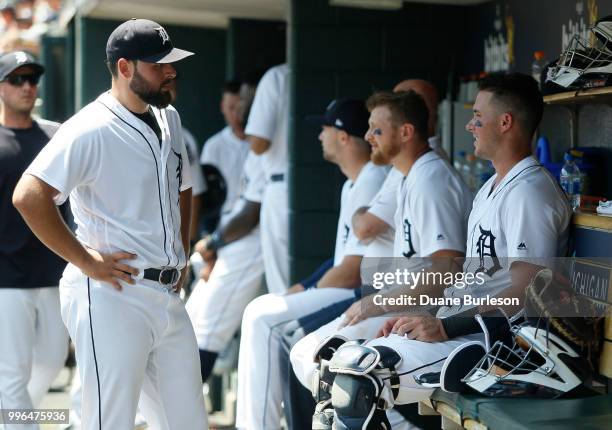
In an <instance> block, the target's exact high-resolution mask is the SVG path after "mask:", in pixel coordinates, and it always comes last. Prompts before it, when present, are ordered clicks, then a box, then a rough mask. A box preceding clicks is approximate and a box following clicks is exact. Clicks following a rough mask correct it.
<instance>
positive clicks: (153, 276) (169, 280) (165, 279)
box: [142, 267, 181, 285]
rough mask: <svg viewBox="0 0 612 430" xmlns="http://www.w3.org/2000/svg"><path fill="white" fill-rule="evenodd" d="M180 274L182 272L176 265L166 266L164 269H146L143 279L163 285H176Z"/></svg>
mask: <svg viewBox="0 0 612 430" xmlns="http://www.w3.org/2000/svg"><path fill="white" fill-rule="evenodd" d="M180 276H181V274H180V272H179V271H178V270H177V269H175V268H174V267H164V268H163V269H145V270H144V273H143V275H142V277H143V279H148V280H149V281H155V282H159V283H160V284H163V285H175V284H176V283H177V282H178V280H179V277H180Z"/></svg>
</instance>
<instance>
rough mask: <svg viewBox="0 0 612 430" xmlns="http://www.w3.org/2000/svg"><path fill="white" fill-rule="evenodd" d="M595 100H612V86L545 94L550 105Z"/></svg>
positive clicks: (545, 100)
mask: <svg viewBox="0 0 612 430" xmlns="http://www.w3.org/2000/svg"><path fill="white" fill-rule="evenodd" d="M593 101H610V102H612V86H609V87H602V88H591V89H588V90H581V91H568V92H565V93H558V94H551V95H548V96H544V103H546V104H549V105H567V104H578V103H589V102H593Z"/></svg>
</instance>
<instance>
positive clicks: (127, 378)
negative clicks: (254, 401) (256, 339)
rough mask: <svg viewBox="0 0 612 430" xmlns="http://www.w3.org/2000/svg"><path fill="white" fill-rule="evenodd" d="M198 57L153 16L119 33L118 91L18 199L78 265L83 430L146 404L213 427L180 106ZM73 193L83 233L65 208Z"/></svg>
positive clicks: (90, 111)
mask: <svg viewBox="0 0 612 430" xmlns="http://www.w3.org/2000/svg"><path fill="white" fill-rule="evenodd" d="M189 55H192V53H190V52H187V51H183V50H180V49H177V48H174V47H173V45H172V42H171V40H170V37H169V35H168V33H167V32H166V30H165V29H164V28H163V27H162V26H161V25H159V24H157V23H155V22H153V21H149V20H144V19H131V20H129V21H126V22H124V23H123V24H121V25H119V26H118V27H117V28H116V29H115V30H114V31H113V32H112V34H111V35H110V37H109V39H108V42H107V45H106V56H107V61H108V63H107V64H108V68H109V71H110V73H111V75H112V86H111V89H110V91H109V92H106V93H104V94H102V95H101V96H99V97H98V98H97V99H96V100H95V101H94V102H92V103H90V104H89V105H87V106H86V107H84V108H83V109H82V110H81V111H80V112H78V113H77V114H76V115H75V116H73V117H72V118H71V119H69V120H68V121H67V122H66V123H65V124H64V125H63V126H62V127H60V129H59V130H58V132H57V133H56V135H55V136H54V138H53V139H52V140H51V141H50V142H49V144H48V145H47V146H46V147H45V148H44V149H43V151H42V152H41V153H40V155H39V156H38V157H37V158H36V159H35V160H34V162H33V163H32V164H31V165H30V167H29V168H28V169H27V170H26V174H24V175H23V177H22V179H21V180H20V182H19V183H18V185H17V188H16V190H15V194H14V196H13V202H14V204H15V206H16V207H17V209H18V210H19V211H20V212H21V214H22V215H23V217H24V218H25V220H26V222H27V223H28V225H29V226H30V228H32V230H33V231H34V233H35V234H36V235H37V236H38V237H39V238H40V239H41V241H42V242H43V243H45V244H46V245H47V246H48V247H49V248H51V249H52V250H53V251H54V252H56V253H57V254H59V255H60V256H62V257H63V258H64V259H65V260H67V261H68V262H69V264H68V266H67V268H66V270H65V271H64V273H63V276H62V279H61V281H60V300H61V307H62V308H61V309H62V318H63V320H64V323H65V324H66V326H67V327H68V332H69V333H70V337H71V338H72V340H73V342H74V344H75V349H76V357H77V363H78V367H79V374H80V377H81V382H82V386H83V406H82V428H84V429H91V430H93V429H98V430H102V429H113V430H114V429H128V428H131V427H132V426H133V425H134V416H135V414H136V407H137V405H138V401H139V397H140V400H141V402H140V407H141V411H142V413H143V414H144V416H145V417H146V419H147V422H148V423H149V426H150V427H151V428H153V429H194V430H195V429H197V430H200V429H202V428H205V427H206V412H205V410H204V402H203V396H202V385H201V384H202V382H201V378H200V369H199V362H198V353H197V345H196V341H195V336H194V334H193V329H192V328H191V324H190V322H189V317H188V316H187V312H186V311H185V307H184V305H183V303H182V301H181V300H180V298H179V295H178V292H177V290H178V289H179V288H180V285H181V284H180V283H181V280H182V276H181V275H182V273H184V271H185V270H184V268H185V266H186V257H185V256H186V251H187V250H188V249H189V213H190V203H191V179H190V176H189V169H188V168H187V166H186V163H187V152H186V150H185V146H184V144H183V143H182V139H181V122H180V119H179V116H178V114H177V113H176V111H175V110H174V109H173V108H172V107H169V106H168V104H169V103H170V100H171V95H170V91H169V90H170V88H169V85H170V84H171V82H172V80H173V79H174V78H175V76H176V71H175V69H174V67H173V66H172V64H171V63H173V62H175V61H179V60H181V59H183V58H185V57H187V56H189ZM68 196H70V201H71V207H72V211H73V214H74V218H75V222H76V224H77V231H76V237H75V236H73V235H72V233H71V232H70V231H69V230H68V229H67V228H66V226H65V224H64V223H63V222H62V220H61V218H60V217H59V215H58V212H57V209H56V208H55V203H58V202H62V201H64V200H65V199H66V198H67V197H68ZM141 391H142V395H141Z"/></svg>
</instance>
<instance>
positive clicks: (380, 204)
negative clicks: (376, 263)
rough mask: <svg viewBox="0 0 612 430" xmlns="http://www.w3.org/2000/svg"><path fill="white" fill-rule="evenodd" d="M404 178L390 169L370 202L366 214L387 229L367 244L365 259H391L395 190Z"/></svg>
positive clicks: (395, 205)
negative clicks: (379, 221)
mask: <svg viewBox="0 0 612 430" xmlns="http://www.w3.org/2000/svg"><path fill="white" fill-rule="evenodd" d="M403 177H404V175H402V172H400V171H399V170H397V169H394V168H391V169H390V170H389V173H387V177H386V178H385V182H383V184H382V187H381V188H380V191H378V193H377V194H376V195H375V196H374V198H373V199H372V201H371V202H370V207H369V208H368V212H370V213H371V214H372V215H374V216H376V217H377V218H380V219H381V220H383V221H384V222H385V223H386V224H387V225H389V228H388V229H387V231H385V232H384V233H382V234H380V235H378V236H377V237H376V238H375V239H374V240H373V241H372V242H370V243H369V244H368V250H367V252H366V254H365V255H364V256H365V257H375V258H380V257H391V256H392V255H393V241H394V238H395V220H394V218H395V212H396V210H397V190H398V188H399V186H400V183H401V180H402V178H403Z"/></svg>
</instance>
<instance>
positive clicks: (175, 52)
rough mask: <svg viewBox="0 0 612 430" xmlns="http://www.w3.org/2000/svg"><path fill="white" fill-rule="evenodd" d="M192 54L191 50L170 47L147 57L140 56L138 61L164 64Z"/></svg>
mask: <svg viewBox="0 0 612 430" xmlns="http://www.w3.org/2000/svg"><path fill="white" fill-rule="evenodd" d="M192 55H194V53H193V52H189V51H185V50H184V49H179V48H172V49H171V50H170V51H168V52H164V53H162V54H158V55H153V56H151V57H147V58H141V59H140V61H144V62H145V63H159V64H166V63H174V62H176V61H180V60H182V59H184V58H187V57H190V56H192Z"/></svg>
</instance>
